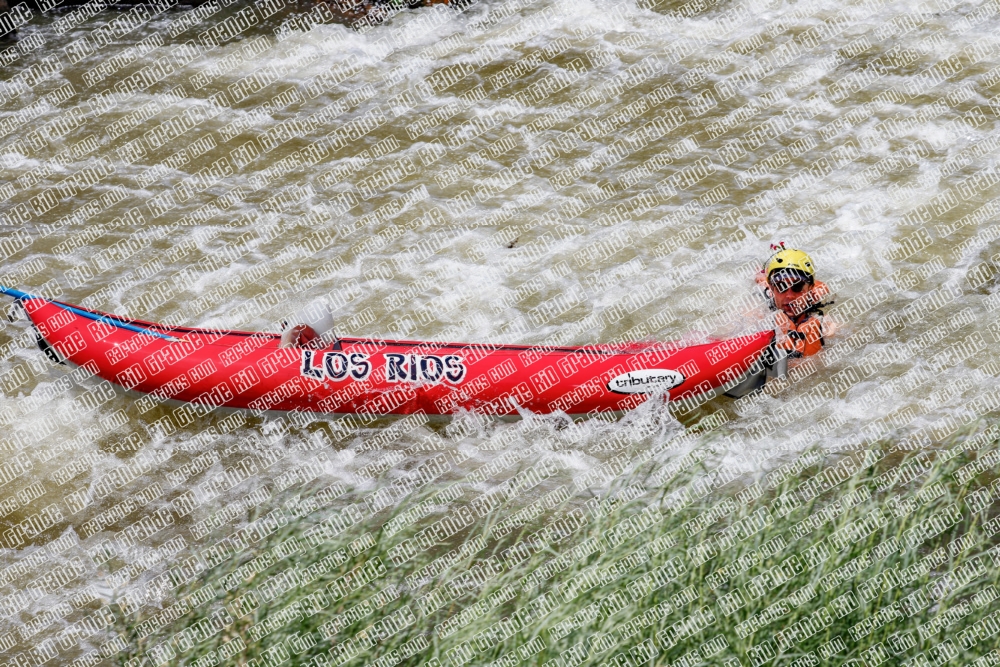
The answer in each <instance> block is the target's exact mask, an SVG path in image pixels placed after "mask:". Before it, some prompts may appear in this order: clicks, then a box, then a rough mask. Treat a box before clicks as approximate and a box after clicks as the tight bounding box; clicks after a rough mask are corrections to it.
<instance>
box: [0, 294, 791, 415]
mask: <svg viewBox="0 0 1000 667" xmlns="http://www.w3.org/2000/svg"><path fill="white" fill-rule="evenodd" d="M0 291H3V292H4V293H7V294H9V295H11V296H15V297H16V298H17V299H18V300H19V302H20V303H21V304H22V306H23V307H24V310H25V312H26V313H27V314H28V317H29V318H30V320H31V322H32V324H33V325H34V327H35V329H36V331H37V333H38V336H39V346H40V347H42V348H43V349H46V348H48V350H47V354H49V355H50V356H52V354H51V352H52V351H54V352H55V353H57V354H58V356H59V357H61V358H62V359H65V360H66V361H69V362H70V363H72V364H74V365H76V366H81V367H83V368H85V369H86V370H88V371H89V372H90V373H91V374H93V375H96V376H97V377H100V378H103V379H105V380H107V381H109V382H113V383H115V384H118V385H121V386H122V387H125V388H127V389H131V390H134V391H138V392H142V393H145V394H151V395H153V396H156V397H158V398H161V399H164V400H167V399H171V400H176V401H183V402H187V403H193V404H198V405H201V406H205V407H206V408H208V407H228V408H244V409H248V410H253V411H255V412H257V413H262V412H265V411H271V410H278V411H307V412H319V413H330V414H369V415H405V414H412V413H415V412H423V413H425V414H429V415H448V414H454V413H456V412H459V411H461V410H475V411H477V412H480V413H484V414H493V415H516V414H518V410H519V409H524V410H529V411H531V412H534V413H551V412H559V411H562V412H565V413H567V414H571V415H582V414H588V413H594V412H622V411H626V410H630V409H633V408H635V407H636V406H638V405H639V404H641V403H643V402H644V401H646V400H648V399H649V397H650V396H653V395H659V396H664V397H666V398H668V399H669V400H671V401H677V400H683V399H687V398H692V397H696V396H699V395H702V394H704V393H706V392H709V391H713V390H716V389H718V388H720V387H722V386H724V385H725V386H727V387H732V386H735V385H736V384H737V382H738V381H739V380H741V379H745V378H747V377H749V376H750V375H752V374H754V373H758V374H759V373H760V372H762V369H763V367H764V365H765V364H766V363H768V362H767V358H768V355H769V354H770V352H769V351H770V350H772V349H773V348H772V343H773V341H774V336H775V334H774V332H773V331H762V332H760V333H756V334H752V335H748V336H743V337H740V338H732V339H728V340H722V341H718V342H713V343H708V344H703V345H681V344H677V343H652V342H643V343H628V344H621V345H594V346H586V347H539V346H529V345H491V344H475V343H468V344H467V343H437V342H419V341H405V340H382V339H376V338H340V339H339V340H338V341H336V342H335V343H333V344H331V345H327V346H326V347H324V348H322V349H303V348H279V347H278V345H279V342H280V339H281V336H280V334H272V333H256V332H248V331H229V330H216V329H200V328H189V327H175V326H168V325H163V324H155V323H152V322H145V321H142V320H135V319H131V318H127V317H121V316H118V315H110V314H108V313H102V312H99V311H95V310H89V309H87V308H81V307H79V306H73V305H71V304H66V303H62V302H59V301H52V300H49V299H45V298H42V297H38V296H32V295H29V294H25V293H23V292H18V291H17V290H11V289H9V288H0Z"/></svg>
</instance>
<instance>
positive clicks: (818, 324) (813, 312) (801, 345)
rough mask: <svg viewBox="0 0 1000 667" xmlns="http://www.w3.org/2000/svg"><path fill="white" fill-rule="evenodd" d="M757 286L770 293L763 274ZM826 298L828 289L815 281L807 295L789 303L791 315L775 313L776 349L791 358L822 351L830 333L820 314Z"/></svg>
mask: <svg viewBox="0 0 1000 667" xmlns="http://www.w3.org/2000/svg"><path fill="white" fill-rule="evenodd" d="M757 283H758V284H759V285H761V286H763V287H764V288H765V289H766V290H770V286H769V285H768V284H767V279H766V278H765V277H764V276H763V275H762V274H759V275H758V276H757ZM769 296H770V295H769ZM828 296H830V288H828V287H827V286H826V284H825V283H822V282H820V281H818V280H817V281H815V282H814V283H813V286H812V287H811V288H810V289H809V290H808V291H806V292H804V293H803V294H802V296H800V297H798V298H797V299H795V300H794V301H792V303H791V304H790V310H791V311H792V312H791V313H788V312H786V311H784V310H780V309H778V312H777V314H776V315H775V324H776V325H777V327H778V340H777V342H776V345H777V346H778V347H780V348H782V349H784V350H788V351H789V352H791V353H792V356H802V357H808V356H811V355H814V354H816V353H817V352H819V351H820V350H822V349H823V346H824V345H825V344H826V341H825V340H824V335H830V334H831V333H832V331H831V330H829V327H826V326H825V325H824V321H823V313H822V311H820V310H819V307H820V306H822V305H823V300H824V299H825V298H827V297H828ZM772 303H773V301H772ZM772 307H773V306H772Z"/></svg>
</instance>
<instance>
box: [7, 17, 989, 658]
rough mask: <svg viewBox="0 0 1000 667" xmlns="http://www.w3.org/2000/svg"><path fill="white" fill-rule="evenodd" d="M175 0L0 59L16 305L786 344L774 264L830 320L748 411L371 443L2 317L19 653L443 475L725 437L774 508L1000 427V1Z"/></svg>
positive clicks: (410, 330)
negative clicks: (812, 294) (210, 392)
mask: <svg viewBox="0 0 1000 667" xmlns="http://www.w3.org/2000/svg"><path fill="white" fill-rule="evenodd" d="M91 4H93V3H91ZM168 4H169V3H164V4H163V6H156V5H147V6H144V7H146V9H143V10H142V11H140V10H139V9H136V8H124V9H121V10H120V11H112V10H108V11H104V12H100V13H96V14H95V15H94V16H89V17H88V16H87V15H86V14H81V13H80V12H81V10H80V9H79V8H77V9H74V10H72V12H70V11H69V10H67V11H63V12H48V13H39V12H37V11H36V12H35V15H34V16H33V17H32V18H31V19H30V20H28V21H27V22H25V23H23V24H22V25H20V26H19V28H18V30H17V39H16V41H14V40H8V41H6V42H0V51H2V54H3V55H2V58H3V60H2V63H0V77H2V82H0V260H2V261H0V284H3V285H6V286H9V287H14V288H18V289H22V290H25V291H27V292H31V293H35V294H41V295H45V296H48V297H51V298H57V299H59V300H62V301H65V302H68V303H76V304H81V305H83V306H86V307H90V308H95V309H99V310H103V311H107V312H112V313H119V314H122V315H127V316H130V317H135V318H139V319H143V320H149V321H155V322H167V323H171V324H178V325H199V326H211V327H225V328H235V329H244V330H262V331H279V330H280V328H281V321H282V320H283V319H286V318H288V317H289V315H290V314H291V313H293V312H295V311H297V310H299V309H300V308H303V307H305V306H307V305H308V304H310V303H313V302H315V301H317V300H326V301H327V302H328V303H329V304H330V305H331V307H332V309H333V313H334V318H335V320H336V322H337V326H336V331H337V333H338V334H342V335H355V336H382V337H385V338H405V339H414V340H437V341H475V342H491V343H507V342H509V343H521V344H539V345H586V344H592V343H605V342H621V341H628V340H664V341H667V340H679V341H686V342H691V343H699V342H705V341H708V340H713V339H720V338H729V337H733V336H737V335H741V334H745V333H751V332H754V331H759V330H762V329H767V328H770V327H773V314H772V313H771V311H770V310H769V309H768V307H767V304H766V302H765V300H764V299H763V297H762V296H761V294H760V293H759V291H758V288H757V287H756V285H755V283H754V277H755V274H756V273H757V272H758V271H759V270H760V266H761V262H762V261H763V260H764V259H765V258H766V257H767V256H768V254H770V250H769V247H770V244H772V243H779V242H784V243H785V245H786V246H787V247H796V248H801V249H803V250H806V251H807V252H808V253H810V254H811V256H812V257H813V259H814V260H815V263H816V266H817V271H818V273H817V277H818V278H819V279H820V280H822V281H824V282H826V284H827V285H828V286H829V287H830V288H831V290H832V291H833V292H834V293H835V295H836V296H835V301H836V303H835V305H834V306H833V307H832V308H830V309H829V310H828V317H829V319H830V322H831V324H834V325H835V328H836V331H835V332H834V333H833V334H832V335H831V336H829V337H828V338H827V340H826V341H825V342H826V348H825V350H824V351H823V352H822V353H820V354H819V355H817V356H815V357H812V358H809V359H806V360H801V361H800V363H799V364H798V365H796V366H793V368H792V370H791V374H790V376H789V377H788V378H786V379H783V380H778V381H776V382H772V383H769V384H768V385H767V387H766V388H765V391H764V392H763V393H760V394H758V395H755V396H751V397H747V398H744V399H740V400H733V399H730V398H725V397H715V398H710V399H709V400H705V401H700V400H692V401H687V402H684V403H681V404H678V405H676V406H673V407H670V408H668V407H666V406H665V405H664V404H663V403H662V402H659V401H653V402H650V403H649V404H646V405H643V406H641V407H640V408H639V409H637V410H636V411H634V412H632V413H628V414H626V415H625V416H623V417H620V418H619V417H616V418H614V419H607V418H602V417H600V416H598V417H596V418H593V419H587V420H575V421H574V420H570V419H567V418H566V417H565V416H563V417H560V416H559V415H552V416H531V415H525V418H524V419H522V420H520V421H496V420H493V419H489V418H485V417H482V416H480V415H476V414H467V415H463V416H460V417H457V418H455V419H451V420H444V421H428V420H426V419H422V418H414V417H410V418H405V419H402V420H388V419H385V420H377V421H369V422H367V423H365V422H364V421H363V420H357V419H347V420H337V419H327V418H323V417H322V416H318V417H317V418H314V419H313V418H310V419H299V418H296V419H289V418H288V417H285V416H282V415H280V414H272V415H265V416H255V415H253V414H251V413H249V412H247V413H244V412H234V411H224V410H216V411H214V412H206V413H205V414H201V415H198V416H197V418H192V417H191V416H190V414H188V413H184V414H185V415H187V416H186V417H185V416H182V413H178V412H176V411H175V409H176V407H177V406H176V405H175V404H171V403H166V404H164V403H162V402H161V401H153V400H149V399H144V398H143V397H142V396H140V395H139V394H133V393H129V392H127V391H125V390H123V389H121V388H120V387H116V386H113V385H110V384H108V383H102V382H100V381H98V380H97V379H96V378H91V377H86V376H85V374H80V373H79V372H77V373H74V371H73V369H72V368H67V367H66V366H60V365H55V364H53V363H51V362H50V361H49V360H48V359H47V358H46V356H45V355H44V354H43V353H42V352H41V351H40V350H39V349H38V348H37V347H36V341H35V338H34V332H33V330H32V328H31V327H30V326H29V324H28V323H27V322H26V321H25V319H23V318H21V319H20V320H17V319H15V321H13V322H9V321H8V320H7V319H6V318H5V319H4V320H3V321H2V322H0V356H2V359H0V388H2V396H0V485H2V486H0V506H2V510H0V533H2V543H0V547H2V551H0V593H2V598H0V654H6V655H8V656H15V655H17V654H19V653H20V654H23V656H28V655H31V656H33V657H32V660H41V657H39V656H47V655H48V656H53V657H54V659H55V662H54V663H50V664H69V662H71V661H72V660H73V659H76V658H77V657H79V656H82V655H86V654H90V655H93V654H94V653H93V652H94V651H98V650H99V651H100V655H101V659H102V660H103V659H105V658H107V659H111V656H113V655H114V654H115V650H114V649H116V648H118V645H117V644H115V641H116V640H115V639H114V637H115V636H116V634H115V633H116V632H117V631H113V630H112V628H111V627H110V626H109V623H107V622H105V621H102V620H100V619H101V618H102V617H100V614H101V613H102V611H101V610H106V609H110V608H111V607H110V603H111V601H112V600H113V601H115V604H118V605H119V606H118V607H115V609H116V610H117V611H116V615H117V616H118V617H121V616H123V615H127V614H128V613H132V612H134V611H136V610H140V609H144V608H147V607H149V608H157V607H158V606H160V605H162V604H166V603H167V602H168V601H169V600H170V599H171V593H170V591H169V590H168V589H167V588H165V587H162V586H161V587H156V586H153V585H151V584H150V582H155V581H156V578H157V577H162V575H163V573H164V572H166V570H167V567H168V565H169V564H171V563H177V562H181V561H182V560H183V558H185V557H186V556H185V555H186V554H189V553H192V552H193V551H194V550H196V549H199V548H202V547H206V546H208V545H210V544H213V543H214V542H215V541H216V540H218V535H219V534H220V533H219V531H220V530H222V529H226V530H231V527H233V526H243V525H246V524H247V522H248V521H250V520H251V519H253V518H255V517H257V516H258V514H259V513H261V512H263V511H265V510H266V509H267V508H272V507H278V506H281V507H284V508H285V512H286V514H289V513H291V514H295V512H296V511H298V512H299V513H300V514H304V513H306V511H307V510H306V509H302V508H303V507H305V506H306V505H308V503H309V502H313V503H314V505H316V503H317V502H319V501H315V500H310V499H315V498H321V499H326V500H324V501H323V502H326V503H327V504H329V503H330V502H333V501H332V498H333V497H334V496H338V497H339V496H344V498H348V497H351V498H356V499H360V500H358V502H357V504H355V505H353V506H352V507H355V508H357V507H361V508H362V509H364V510H365V512H367V514H370V515H372V516H379V517H384V518H383V519H381V520H383V521H389V519H388V517H389V516H390V514H391V516H392V517H394V518H393V519H392V521H396V522H397V524H395V525H394V526H390V527H389V528H387V529H385V531H386V532H387V533H388V534H390V535H391V534H395V533H394V532H393V531H397V532H398V531H403V530H404V528H403V526H408V527H407V528H406V529H405V530H407V531H411V532H412V530H414V528H413V526H417V527H419V526H424V525H429V523H430V522H432V521H433V520H435V519H436V518H439V517H440V516H441V515H442V512H443V511H444V510H443V509H442V508H440V507H429V506H425V505H418V504H413V503H410V502H409V501H408V500H406V496H405V494H400V495H398V496H393V495H392V494H386V495H385V496H384V498H387V499H385V500H384V499H383V496H377V497H376V496H375V495H373V491H374V490H375V489H376V488H378V487H382V486H385V485H386V484H388V483H390V482H391V481H392V480H394V479H399V478H401V476H405V474H406V472H407V471H409V470H413V469H415V468H416V467H417V466H419V465H421V464H426V462H428V461H446V462H447V465H446V467H445V468H444V469H443V470H444V472H443V473H442V475H441V476H440V477H439V479H438V480H437V482H438V483H442V482H443V481H446V480H455V481H458V480H463V479H464V482H462V484H463V486H460V487H453V488H457V489H459V490H458V491H456V492H455V493H456V494H465V498H466V499H472V498H473V496H475V495H477V494H480V493H483V492H484V491H486V490H489V489H491V488H493V487H495V486H496V485H498V484H500V483H501V482H504V481H505V480H508V479H509V478H510V477H511V476H512V475H514V474H516V473H519V472H520V471H523V470H527V469H530V468H532V467H534V468H535V469H536V470H538V471H540V472H538V477H539V480H540V481H538V482H537V484H534V485H530V488H527V486H526V488H525V489H524V491H523V493H519V494H512V495H514V497H512V498H511V499H510V502H509V506H508V509H507V511H508V512H514V511H515V510H516V509H518V508H520V507H522V506H527V505H528V504H530V503H532V502H534V501H535V500H536V499H538V498H543V497H546V496H545V494H546V493H548V492H550V491H552V490H553V489H558V488H574V489H578V490H580V491H581V495H580V496H579V497H578V501H579V502H583V501H585V500H587V498H588V497H589V496H587V495H586V494H584V493H582V491H583V490H585V489H588V490H594V492H600V490H601V489H602V488H604V487H603V485H605V484H607V483H608V482H609V480H611V479H612V478H613V477H614V476H615V475H617V474H619V473H620V472H621V471H622V470H623V469H624V468H625V467H626V464H627V462H628V461H629V460H632V459H633V458H634V457H635V452H636V451H641V450H647V451H655V452H658V453H656V454H654V458H655V459H657V460H662V461H664V462H665V461H670V460H674V459H676V458H677V457H679V456H681V455H683V454H685V453H687V452H688V451H689V450H690V449H691V448H693V447H695V445H696V444H699V445H703V446H707V447H708V448H709V450H710V451H711V452H712V456H713V457H714V458H716V459H718V463H720V464H722V465H724V466H726V469H727V470H730V471H731V473H730V476H729V477H728V478H727V479H733V478H737V477H738V478H740V479H743V480H745V481H746V482H747V483H749V482H750V481H752V480H754V479H760V478H761V476H762V475H763V474H766V473H767V472H768V471H771V470H773V469H774V467H775V466H777V465H780V464H782V463H785V462H787V461H789V460H794V459H795V457H796V456H798V455H799V454H800V453H801V452H805V451H810V450H811V449H812V448H816V447H819V448H821V449H822V450H825V451H827V452H841V451H848V450H857V449H860V448H864V447H867V446H871V445H874V444H875V443H880V442H892V443H896V444H898V445H899V446H900V447H901V448H903V449H919V448H926V447H934V446H935V445H937V444H939V443H940V442H942V441H943V440H945V439H946V438H948V437H950V436H951V435H952V434H954V433H962V432H967V431H968V430H969V429H971V428H981V427H973V426H972V425H973V424H975V423H976V420H977V419H979V417H981V416H984V415H987V414H989V413H990V412H991V411H992V410H994V409H995V408H996V407H997V405H998V402H1000V400H998V396H1000V394H998V393H995V392H998V391H1000V380H998V378H997V376H998V375H1000V358H998V356H997V353H996V349H997V342H998V340H1000V325H998V323H997V316H998V310H997V309H998V308H1000V296H998V295H997V294H996V293H997V290H998V287H1000V278H998V275H1000V258H995V255H994V253H998V252H1000V241H998V239H1000V226H997V225H996V223H995V220H996V214H997V212H998V211H1000V207H998V205H997V202H998V200H997V196H998V195H1000V189H998V184H1000V171H998V166H997V159H996V156H997V155H998V149H1000V134H998V123H997V113H998V112H1000V97H997V95H998V93H1000V37H998V36H1000V5H998V4H997V3H995V2H951V1H950V0H933V1H931V2H926V3H916V2H891V1H889V2H885V1H883V0H865V1H864V2H852V3H845V2H833V1H829V0H819V1H809V0H801V1H797V2H786V1H785V0H751V1H747V2H741V1H735V0H734V1H732V2H729V1H724V2H719V3H713V2H711V1H708V0H706V1H704V2H703V1H702V0H691V1H690V2H687V3H682V2H673V1H660V2H656V1H654V0H649V1H645V0H643V1H642V2H635V1H634V0H614V1H607V2H604V1H601V0H510V1H508V2H500V1H497V2H489V1H485V0H484V1H483V2H479V3H472V4H468V5H465V6H463V7H460V8H455V7H449V6H447V5H432V6H429V7H423V8H419V9H414V10H407V11H402V12H400V13H398V14H395V15H393V16H391V17H389V18H388V19H387V20H386V21H385V22H384V23H382V24H381V25H373V26H368V25H361V24H359V25H358V26H356V28H357V29H352V27H349V26H345V25H340V24H336V23H331V22H329V21H327V20H326V19H327V18H328V13H329V12H324V11H323V10H322V7H323V5H317V6H312V5H301V6H291V5H289V6H281V3H277V2H276V3H260V4H258V5H253V6H251V5H249V4H247V5H243V4H240V3H236V4H231V5H230V6H227V7H220V6H218V5H216V4H215V3H208V4H204V5H200V6H199V7H198V8H196V9H193V10H191V9H187V10H181V9H178V8H177V7H173V8H166V6H167V5H168ZM22 7H23V6H22ZM24 11H27V10H24ZM19 16H22V14H19V13H17V12H15V11H13V10H12V11H11V12H10V13H9V14H6V15H4V18H5V19H10V20H12V21H13V20H17V17H19ZM5 308H6V306H5ZM963 429H965V431H963ZM442 453H443V455H444V457H443V458H442ZM435 457H438V458H435ZM504 457H506V458H504ZM566 485H568V486H566ZM317 492H318V494H317ZM324 494H325V495H324ZM345 494H346V495H345ZM456 497H458V496H456ZM373 498H375V499H374V500H373ZM341 500H343V498H342V499H341ZM438 500H439V501H440V498H439V499H438ZM319 505H322V503H319ZM289 507H291V508H293V509H292V510H289V509H288V508H289ZM296 508H297V509H296ZM379 512H383V514H378V513H379ZM400 517H402V519H400ZM387 525H388V524H387ZM400 534H401V535H402V534H404V533H400ZM359 539H363V538H361V537H359ZM393 539H395V538H393ZM89 610H94V611H89ZM87 613H89V614H91V615H92V617H88V618H91V620H90V621H89V622H90V623H92V624H93V629H94V631H93V632H89V633H88V632H83V631H76V634H72V633H70V634H66V630H65V629H66V628H67V627H69V626H70V624H71V623H77V627H79V624H80V623H82V621H80V620H79V619H81V618H83V617H84V616H85V615H86V614H87ZM60 633H62V634H60ZM67 637H70V639H67ZM46 638H51V639H52V642H50V643H49V644H48V645H43V644H42V642H43V640H45V639H46ZM60 638H62V639H60ZM39 646H43V648H39ZM55 656H58V657H55ZM9 659H10V660H14V658H13V657H11V658H9ZM24 660H25V661H27V657H24ZM95 660H96V658H95ZM10 664H36V663H35V662H30V663H29V662H24V663H22V662H16V663H15V662H11V663H10ZM81 664H83V663H81ZM86 664H94V663H92V662H91V663H86ZM744 664H746V663H744Z"/></svg>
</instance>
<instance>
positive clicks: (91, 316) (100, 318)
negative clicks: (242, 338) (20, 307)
mask: <svg viewBox="0 0 1000 667" xmlns="http://www.w3.org/2000/svg"><path fill="white" fill-rule="evenodd" d="M0 292H3V293H4V294H6V295H7V296H12V297H14V298H15V299H17V300H18V301H24V300H27V299H42V298H44V297H40V296H34V295H33V294H28V293H27V292H22V291H21V290H16V289H11V288H10V287H4V286H3V285H0ZM45 300H46V301H49V303H51V304H52V305H54V306H59V307H60V308H62V309H63V310H68V311H69V312H71V313H75V314H76V315H79V316H80V317H86V318H87V319H88V320H94V321H95V322H103V323H104V324H110V325H111V326H113V327H118V328H119V329H125V330H126V331H134V332H136V333H141V334H145V335H147V336H153V337H154V338H162V339H163V340H167V341H170V342H171V343H177V342H179V341H180V339H179V338H174V337H173V336H168V335H166V334H161V333H160V332H158V331H151V330H150V329H143V328H142V327H137V326H135V325H134V324H129V323H128V322H122V321H121V320H116V319H113V318H111V317H108V316H107V315H98V314H96V313H91V312H88V311H86V310H81V309H79V308H74V307H73V306H67V305H65V304H62V303H56V302H55V301H51V300H49V299H45Z"/></svg>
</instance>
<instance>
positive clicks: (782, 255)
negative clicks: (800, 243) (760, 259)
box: [764, 248, 816, 278]
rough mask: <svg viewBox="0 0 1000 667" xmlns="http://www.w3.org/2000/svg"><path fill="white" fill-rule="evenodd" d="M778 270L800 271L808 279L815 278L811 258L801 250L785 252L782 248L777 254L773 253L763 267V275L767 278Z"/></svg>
mask: <svg viewBox="0 0 1000 667" xmlns="http://www.w3.org/2000/svg"><path fill="white" fill-rule="evenodd" d="M779 269H792V270H795V271H801V272H802V273H804V274H806V275H807V276H809V277H810V278H814V277H815V276H816V269H815V267H814V266H813V261H812V257H810V256H809V255H807V254H806V253H804V252H802V251H801V250H793V249H791V248H789V249H787V250H786V249H785V248H782V249H781V250H779V251H778V252H776V253H774V254H773V255H771V257H770V259H768V260H767V263H766V264H765V265H764V273H765V275H767V277H768V278H770V277H771V274H772V273H774V272H775V271H777V270H779Z"/></svg>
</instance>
